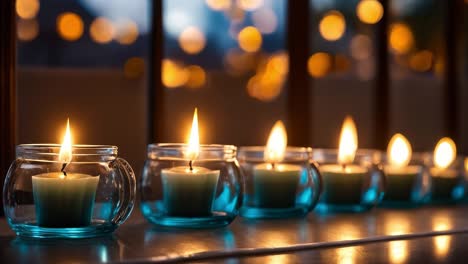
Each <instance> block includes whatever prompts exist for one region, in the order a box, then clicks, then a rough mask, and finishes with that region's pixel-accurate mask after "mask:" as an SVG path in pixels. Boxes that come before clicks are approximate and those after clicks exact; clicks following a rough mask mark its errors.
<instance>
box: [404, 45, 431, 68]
mask: <svg viewBox="0 0 468 264" xmlns="http://www.w3.org/2000/svg"><path fill="white" fill-rule="evenodd" d="M432 61H433V55H432V52H430V51H428V50H422V51H418V52H416V53H415V54H413V55H411V57H410V58H409V66H410V67H411V69H413V70H415V71H418V72H426V71H429V70H430V69H431V68H432Z"/></svg>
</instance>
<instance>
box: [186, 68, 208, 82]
mask: <svg viewBox="0 0 468 264" xmlns="http://www.w3.org/2000/svg"><path fill="white" fill-rule="evenodd" d="M187 72H188V79H187V83H186V86H187V87H189V88H200V87H202V86H203V85H205V83H206V72H205V70H204V69H203V68H202V67H200V66H197V65H190V66H188V67H187Z"/></svg>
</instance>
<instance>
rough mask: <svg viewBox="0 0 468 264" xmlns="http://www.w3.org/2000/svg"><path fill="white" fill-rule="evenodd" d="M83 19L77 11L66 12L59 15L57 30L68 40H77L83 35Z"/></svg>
mask: <svg viewBox="0 0 468 264" xmlns="http://www.w3.org/2000/svg"><path fill="white" fill-rule="evenodd" d="M83 27H84V26H83V20H82V19H81V17H80V16H79V15H77V14H75V13H71V12H66V13H62V14H60V15H59V16H58V17H57V32H58V33H59V35H60V36H61V37H62V38H63V39H65V40H68V41H75V40H78V39H79V38H81V36H82V35H83Z"/></svg>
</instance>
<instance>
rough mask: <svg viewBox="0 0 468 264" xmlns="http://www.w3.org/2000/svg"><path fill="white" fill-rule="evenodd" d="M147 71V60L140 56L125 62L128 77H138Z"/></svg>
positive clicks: (125, 71)
mask: <svg viewBox="0 0 468 264" xmlns="http://www.w3.org/2000/svg"><path fill="white" fill-rule="evenodd" d="M144 72H145V61H144V60H143V58H140V57H132V58H129V59H128V60H127V61H126V62H125V64H124V76H125V77H126V78H128V79H137V78H139V77H141V76H143V73H144Z"/></svg>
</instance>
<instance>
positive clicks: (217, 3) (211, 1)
mask: <svg viewBox="0 0 468 264" xmlns="http://www.w3.org/2000/svg"><path fill="white" fill-rule="evenodd" d="M205 2H206V4H207V5H208V6H209V7H210V8H211V9H213V10H217V11H220V10H226V9H229V8H230V7H231V0H205Z"/></svg>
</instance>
